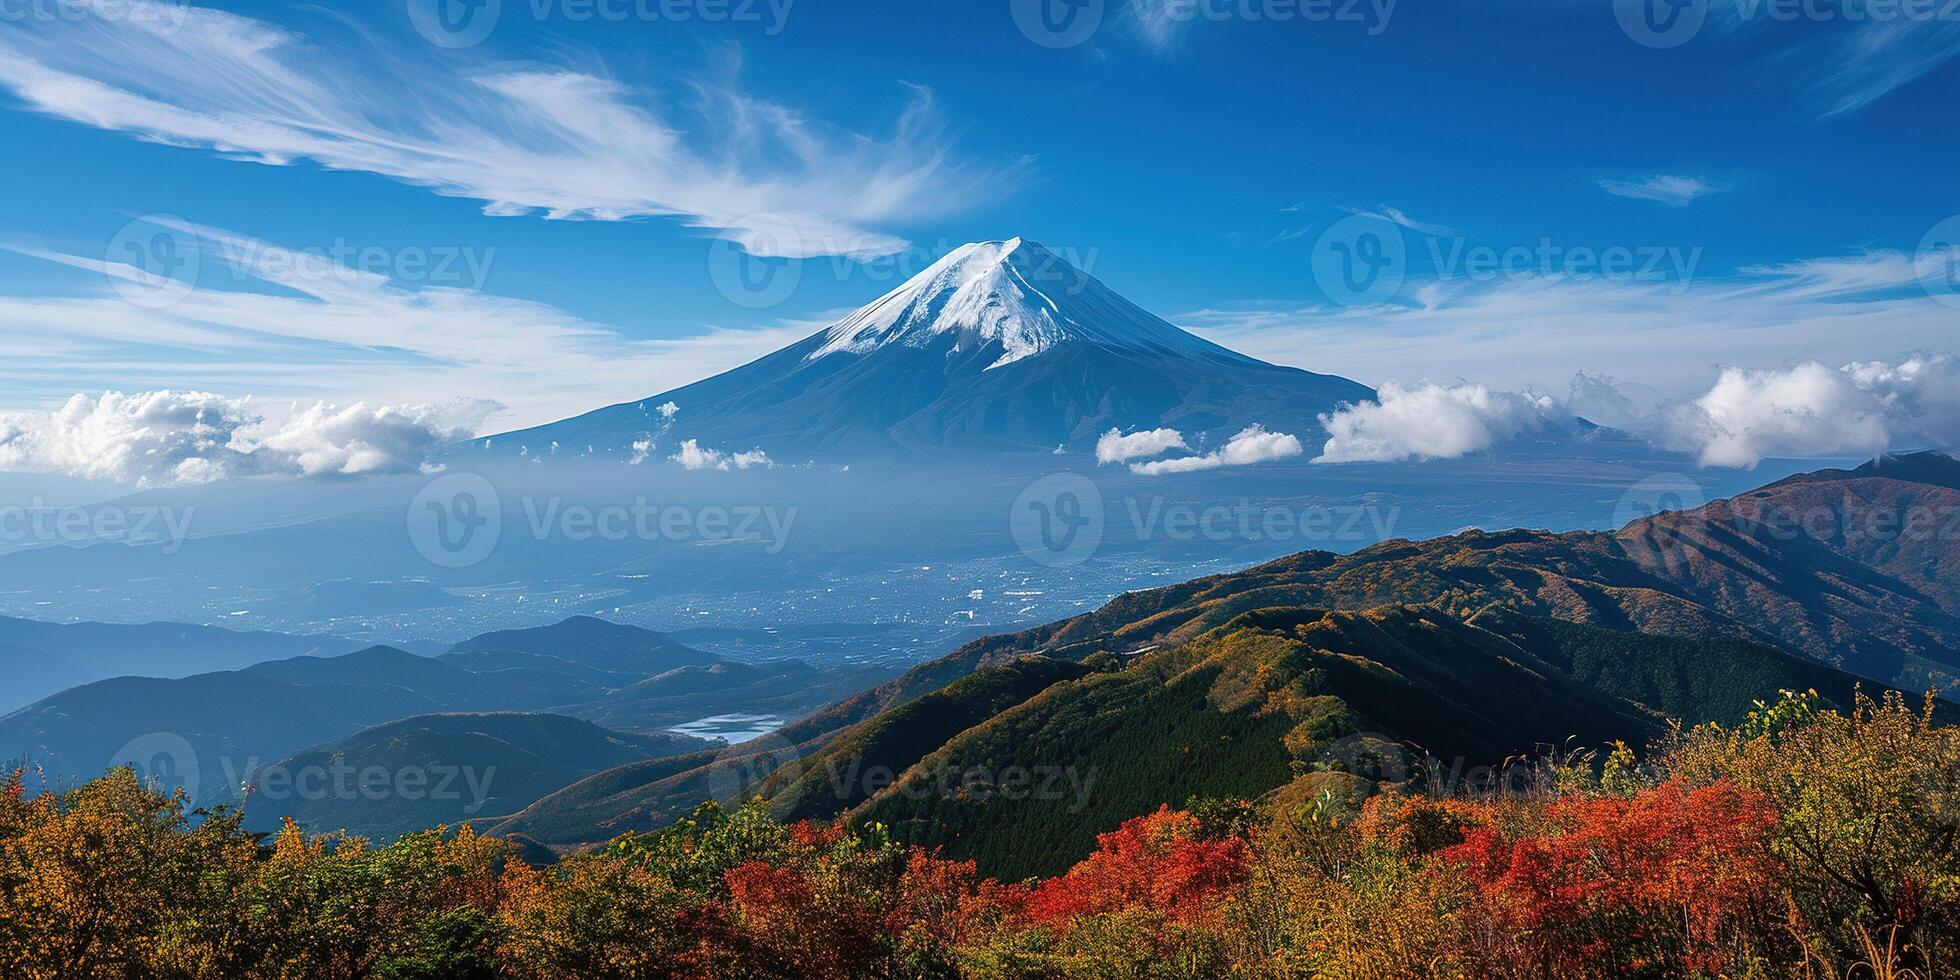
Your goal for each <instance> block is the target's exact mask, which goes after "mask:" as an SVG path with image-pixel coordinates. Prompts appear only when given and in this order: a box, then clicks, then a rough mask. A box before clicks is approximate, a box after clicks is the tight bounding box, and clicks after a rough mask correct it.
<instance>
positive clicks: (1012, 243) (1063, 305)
mask: <svg viewBox="0 0 1960 980" xmlns="http://www.w3.org/2000/svg"><path fill="white" fill-rule="evenodd" d="M1373 395H1374V392H1373V391H1372V390H1370V389H1369V388H1367V387H1366V386H1363V385H1360V384H1356V383H1355V382H1352V381H1348V380H1346V379H1344V378H1338V377H1333V376H1330V375H1323V374H1313V373H1310V372H1307V371H1302V370H1299V369H1297V368H1290V367H1280V366H1278V365H1274V364H1268V363H1266V362H1264V361H1260V360H1257V359H1255V358H1251V357H1247V356H1245V355H1243V354H1239V353H1235V352H1233V351H1230V350H1227V349H1225V348H1223V347H1220V346H1218V345H1217V344H1213V343H1211V342H1209V341H1206V340H1203V339H1201V338H1199V337H1196V336H1194V335H1192V334H1190V333H1187V332H1185V331H1183V330H1180V329H1178V328H1177V327H1175V326H1172V325H1171V324H1170V323H1167V322H1165V321H1164V320H1162V319H1160V318H1159V317H1157V316H1154V315H1152V314H1151V313H1149V312H1147V311H1145V310H1144V309H1142V308H1141V307H1138V306H1137V305H1136V304H1134V303H1131V302H1130V301H1128V300H1126V299H1124V298H1123V297H1121V296H1119V295H1117V294H1116V293H1115V292H1114V291H1112V290H1111V289H1109V288H1108V287H1107V286H1105V285H1103V284H1102V283H1101V282H1100V281H1098V280H1096V279H1095V278H1094V277H1092V276H1090V275H1089V274H1088V273H1086V272H1084V271H1083V270H1081V269H1079V268H1076V267H1075V266H1074V265H1073V264H1071V263H1069V262H1068V261H1067V260H1066V259H1063V258H1062V257H1060V256H1058V255H1056V254H1055V253H1053V252H1051V251H1049V250H1048V249H1046V248H1043V247H1042V246H1040V245H1038V244H1035V243H1033V242H1027V241H1023V240H1021V239H1018V238H1016V239H1010V240H1008V241H1001V242H977V243H974V244H970V245H965V246H962V247H960V248H957V249H955V250H953V251H952V252H950V253H948V254H947V255H946V256H944V257H943V258H941V259H940V260H939V261H938V262H935V263H934V264H933V265H932V266H931V267H930V268H928V269H926V270H925V271H923V272H921V273H919V274H918V275H917V276H914V277H913V278H912V279H911V280H909V281H907V282H906V283H905V284H904V285H901V286H899V287H898V288H897V289H894V290H892V291H891V292H889V293H887V294H885V295H884V296H882V297H880V298H879V299H878V300H876V301H874V302H873V303H871V304H870V305H868V306H866V307H864V308H863V309H860V310H858V311H857V312H855V313H852V314H851V315H850V316H847V317H845V318H844V319H842V320H839V321H838V322H837V323H835V324H833V325H831V326H829V327H826V328H825V329H823V330H821V331H819V332H817V333H816V334H814V335H812V336H810V337H808V338H806V339H804V340H802V341H800V342H798V343H796V344H792V345H791V346H789V347H786V348H784V349H782V350H780V351H777V352H775V353H773V354H770V355H768V356H767V357H764V358H761V359H760V360H757V361H754V362H751V363H749V364H746V365H743V366H742V367H738V368H736V369H734V370H732V371H728V372H726V373H723V374H719V375H716V376H715V377H712V378H708V379H707V380H704V381H699V382H696V383H694V384H691V385H687V386H686V387H683V388H676V389H674V390H672V391H665V392H661V393H659V394H656V395H652V396H649V397H647V398H643V399H639V400H637V401H633V402H628V403H625V404H621V405H614V406H611V407H609V408H603V409H599V410H598V411H595V412H591V413H588V414H586V415H581V416H579V417H577V418H573V419H569V420H566V421H563V422H557V423H553V424H550V425H545V426H540V427H537V428H533V429H526V430H523V431H519V432H510V433H505V434H503V435H498V436H494V437H492V438H489V439H487V440H479V441H477V442H475V443H472V444H471V446H472V447H473V449H474V450H476V451H481V450H483V449H485V448H488V449H489V450H490V451H491V452H495V453H503V454H519V453H522V454H526V455H532V456H544V455H558V456H598V457H612V458H621V459H625V458H630V457H631V456H633V455H634V454H635V453H636V452H638V453H641V454H644V453H645V452H646V451H647V449H646V446H647V444H652V445H654V446H657V447H658V448H659V449H660V450H661V451H662V452H663V453H668V454H671V453H672V452H673V451H674V447H677V446H679V445H680V444H681V443H682V442H683V441H684V440H688V439H693V440H696V441H697V444H698V446H699V447H700V448H704V449H711V450H716V451H721V452H728V453H734V452H746V451H750V450H755V449H761V450H763V451H764V452H766V453H769V454H773V455H774V456H775V457H777V458H780V459H782V460H785V461H798V460H802V459H806V458H812V457H814V458H819V459H844V460H847V461H848V460H849V459H852V458H859V457H862V456H867V455H873V456H875V455H882V454H891V453H903V454H919V453H928V454H930V453H935V452H940V451H958V452H1003V451H1006V452H1014V451H1020V452H1037V451H1038V452H1046V451H1050V450H1053V449H1054V448H1055V447H1057V446H1069V447H1074V448H1081V447H1084V446H1089V445H1093V444H1094V442H1095V441H1096V438H1097V437H1098V436H1099V435H1101V434H1102V433H1103V432H1106V431H1107V430H1109V429H1111V428H1117V429H1123V430H1125V431H1129V430H1132V429H1152V428H1157V427H1159V426H1169V427H1173V428H1177V429H1179V430H1181V431H1183V432H1184V434H1185V435H1186V437H1187V438H1188V439H1190V440H1192V442H1193V445H1194V446H1195V445H1200V444H1222V442H1223V441H1224V440H1225V439H1227V438H1229V437H1230V436H1231V435H1233V434H1235V433H1237V432H1238V431H1239V430H1241V429H1243V428H1244V427H1246V426H1249V425H1254V424H1259V425H1264V426H1265V427H1267V428H1269V429H1274V430H1277V431H1283V432H1289V433H1302V434H1304V433H1309V432H1317V431H1319V422H1318V421H1317V416H1318V415H1319V414H1320V413H1322V412H1327V411H1330V410H1332V409H1333V408H1334V407H1336V406H1337V405H1339V404H1340V403H1342V402H1351V401H1360V400H1365V399H1369V398H1372V397H1373ZM636 444H641V448H640V449H638V450H636V449H635V445H636Z"/></svg>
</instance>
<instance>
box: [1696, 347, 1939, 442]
mask: <svg viewBox="0 0 1960 980" xmlns="http://www.w3.org/2000/svg"><path fill="white" fill-rule="evenodd" d="M1661 421H1662V430H1661V439H1662V440H1663V441H1664V444H1665V445H1667V446H1668V448H1671V449H1677V450H1681V451H1686V452H1693V453H1696V454H1697V456H1698V457H1699V459H1700V462H1701V464H1702V465H1703V466H1741V467H1754V466H1755V465H1756V464H1757V463H1760V462H1762V461H1763V459H1765V458H1766V457H1770V456H1819V455H1835V454H1847V455H1873V454H1877V453H1880V452H1883V451H1884V450H1886V449H1888V448H1892V447H1895V446H1901V445H1908V444H1910V445H1913V446H1915V447H1924V446H1931V447H1934V448H1946V447H1950V446H1952V445H1954V444H1955V443H1957V442H1960V360H1956V359H1955V358H1954V357H1953V355H1951V354H1934V355H1923V356H1918V357H1911V358H1908V359H1906V360H1904V361H1902V362H1900V363H1898V364H1896V365H1894V364H1887V363H1883V362H1878V361H1872V362H1863V363H1854V364H1849V365H1846V366H1844V367H1842V368H1838V369H1832V368H1830V367H1827V366H1825V365H1823V364H1820V363H1817V362H1815V361H1808V362H1805V363H1802V364H1797V365H1794V366H1792V367H1789V368H1786V369H1783V370H1773V371H1750V370H1743V369H1740V368H1730V369H1728V370H1726V371H1723V372H1722V376H1721V377H1720V378H1719V379H1718V380H1717V381H1716V382H1715V386H1714V387H1713V388H1711V389H1709V391H1708V393H1707V394H1705V395H1702V396H1701V397H1700V398H1697V399H1695V400H1694V401H1693V402H1690V403H1687V404H1683V405H1677V406H1673V407H1671V408H1669V409H1668V410H1667V411H1666V412H1665V413H1664V414H1663V416H1662V420H1661Z"/></svg>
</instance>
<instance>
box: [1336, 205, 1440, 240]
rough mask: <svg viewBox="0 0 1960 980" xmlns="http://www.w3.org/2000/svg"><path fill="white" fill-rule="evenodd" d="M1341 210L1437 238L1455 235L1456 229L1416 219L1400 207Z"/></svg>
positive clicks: (1384, 206)
mask: <svg viewBox="0 0 1960 980" xmlns="http://www.w3.org/2000/svg"><path fill="white" fill-rule="evenodd" d="M1341 210H1343V211H1346V212H1347V213H1349V214H1354V215H1360V216H1361V217H1364V218H1376V219H1379V220H1381V221H1386V222H1388V223H1389V224H1392V225H1400V226H1401V227H1403V228H1407V229H1409V230H1410V231H1414V232H1420V233H1422V234H1424V235H1434V236H1436V237H1438V238H1451V237H1454V236H1455V235H1456V231H1455V230H1454V229H1452V228H1449V227H1447V226H1445V225H1437V224H1430V223H1429V222H1426V221H1417V220H1416V219H1414V218H1411V217H1409V216H1408V215H1407V214H1405V213H1403V212H1402V210H1401V209H1400V208H1394V207H1390V206H1388V205H1386V204H1384V205H1382V206H1381V207H1378V208H1375V209H1373V210H1369V209H1367V208H1342V209H1341Z"/></svg>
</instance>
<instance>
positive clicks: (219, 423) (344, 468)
mask: <svg viewBox="0 0 1960 980" xmlns="http://www.w3.org/2000/svg"><path fill="white" fill-rule="evenodd" d="M501 409H502V406H501V405H498V404H497V403H495V402H488V401H471V402H459V403H455V404H451V405H440V406H439V405H384V406H379V407H369V406H367V405H363V404H355V405H350V406H346V407H340V406H334V405H328V404H325V403H316V404H314V405H312V406H310V407H300V406H295V408H294V411H293V412H292V413H291V414H290V415H289V416H288V417H287V418H286V419H285V421H283V422H280V423H277V424H274V423H269V422H268V421H267V420H266V417H265V416H264V415H263V414H261V413H260V412H258V411H257V410H256V408H255V407H254V406H253V405H252V403H251V400H250V399H246V398H226V397H224V396H222V395H215V394H211V393H209V392H200V391H191V392H172V391H150V392H140V393H137V394H134V395H125V394H123V393H122V392H119V391H110V392H105V393H103V394H102V395H101V396H99V397H93V398H91V397H89V396H87V395H76V396H74V397H73V398H71V399H69V400H68V403H67V404H66V405H63V406H62V407H61V409H60V410H58V411H54V412H47V413H37V412H16V413H8V414H6V415H3V416H0V470H25V471H31V472H46V473H62V474H66V475H70V476H79V477H84V478H88V479H97V480H111V481H115V482H118V483H130V484H135V485H136V486H139V487H145V488H148V487H161V486H178V485H187V484H202V483H211V482H214V481H217V480H225V479H232V478H236V477H243V476H262V475H283V476H294V477H350V476H368V475H383V474H390V473H413V472H418V471H423V472H429V471H433V470H434V469H436V467H435V466H433V464H431V463H430V458H431V457H432V456H433V455H434V454H435V453H436V451H437V450H439V449H441V448H442V447H443V446H445V445H448V444H449V443H452V442H456V441H459V440H462V439H467V438H470V437H471V436H473V435H475V433H476V430H477V429H478V428H479V427H480V426H482V424H483V423H484V422H485V421H486V420H487V419H488V418H489V417H490V416H491V415H493V414H495V413H496V412H498V411H500V410H501Z"/></svg>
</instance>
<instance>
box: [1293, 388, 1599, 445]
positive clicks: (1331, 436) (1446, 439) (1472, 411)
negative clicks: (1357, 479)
mask: <svg viewBox="0 0 1960 980" xmlns="http://www.w3.org/2000/svg"><path fill="white" fill-rule="evenodd" d="M1376 397H1377V398H1378V399H1379V400H1378V401H1372V402H1359V403H1356V404H1352V405H1345V406H1343V407H1341V408H1340V409H1338V410H1336V411H1335V412H1333V413H1332V414H1329V415H1322V416H1321V417H1320V422H1321V424H1322V425H1323V426H1325V427H1326V428H1327V434H1328V439H1327V444H1326V445H1325V446H1324V447H1322V449H1321V452H1320V455H1319V456H1318V457H1316V458H1315V459H1314V462H1316V463H1392V462H1397V461H1400V460H1405V459H1456V458H1457V457H1460V456H1463V455H1466V454H1468V453H1473V452H1478V451H1481V450H1484V449H1489V448H1490V447H1491V446H1493V445H1496V444H1497V443H1499V442H1503V441H1505V440H1508V439H1512V438H1515V437H1517V436H1518V435H1520V434H1521V433H1524V432H1526V431H1529V430H1532V429H1537V428H1540V427H1542V426H1543V425H1545V423H1547V422H1548V421H1550V420H1551V419H1553V418H1554V417H1556V416H1557V415H1559V414H1561V412H1562V410H1561V409H1560V408H1559V406H1558V403H1557V402H1556V401H1554V400H1552V399H1550V398H1544V397H1536V396H1532V395H1526V394H1519V393H1515V392H1501V391H1491V390H1490V389H1488V388H1486V387H1484V386H1483V385H1471V384H1463V385H1455V386H1452V387H1447V388H1446V387H1443V386H1442V385H1437V384H1429V383H1424V384H1421V385H1418V386H1416V387H1414V388H1403V387H1402V386H1400V385H1397V384H1395V383H1393V382H1390V383H1388V384H1385V385H1382V387H1381V389H1380V390H1379V391H1378V392H1377V393H1376Z"/></svg>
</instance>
